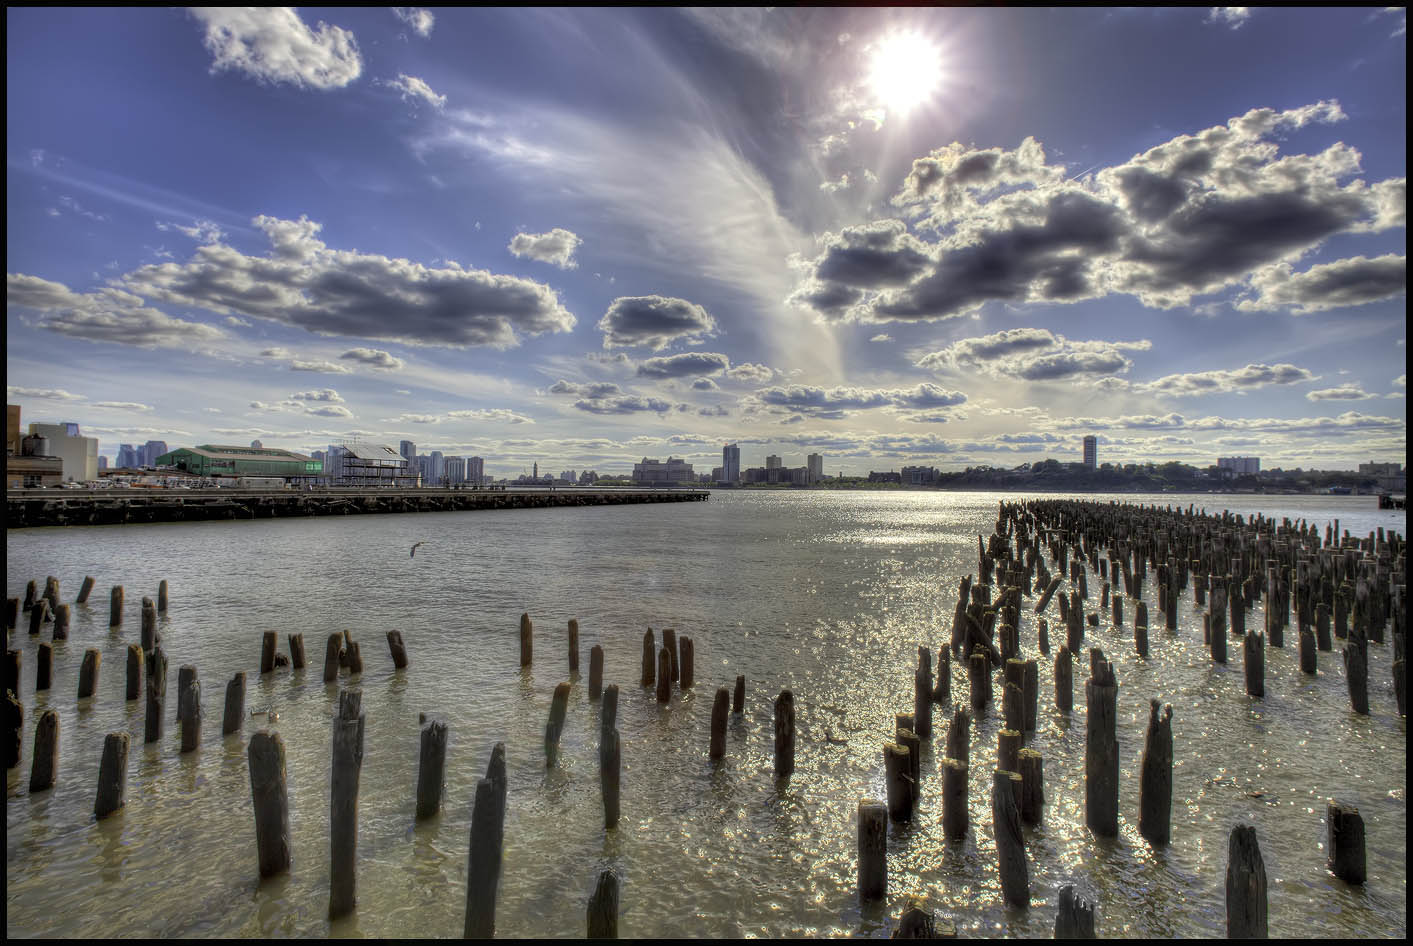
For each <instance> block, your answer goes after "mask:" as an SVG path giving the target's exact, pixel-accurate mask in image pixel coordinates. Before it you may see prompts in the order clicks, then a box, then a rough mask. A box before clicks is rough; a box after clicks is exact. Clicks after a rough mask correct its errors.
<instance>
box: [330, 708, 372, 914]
mask: <svg viewBox="0 0 1413 946" xmlns="http://www.w3.org/2000/svg"><path fill="white" fill-rule="evenodd" d="M362 702H363V691H362V690H343V691H341V692H340V693H339V711H338V716H336V717H335V718H334V738H333V762H332V767H331V776H330V787H329V919H331V920H337V919H338V918H339V917H342V916H346V915H348V914H349V913H352V912H353V908H354V907H355V906H356V905H357V902H358V877H357V873H356V871H355V860H356V857H357V852H358V777H359V773H360V772H361V771H362V768H363V729H364V713H363V709H362Z"/></svg>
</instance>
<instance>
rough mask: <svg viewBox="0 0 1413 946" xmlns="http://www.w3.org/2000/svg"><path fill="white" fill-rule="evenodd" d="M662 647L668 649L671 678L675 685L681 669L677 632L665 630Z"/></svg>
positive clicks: (669, 629)
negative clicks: (678, 660) (678, 658)
mask: <svg viewBox="0 0 1413 946" xmlns="http://www.w3.org/2000/svg"><path fill="white" fill-rule="evenodd" d="M662 646H663V647H665V648H666V649H667V656H668V660H669V668H668V674H669V677H670V679H671V680H672V682H673V683H676V682H677V680H678V674H679V672H680V670H681V667H680V666H679V664H678V662H677V632H676V631H674V630H673V629H672V628H670V627H668V628H664V629H663V631H662Z"/></svg>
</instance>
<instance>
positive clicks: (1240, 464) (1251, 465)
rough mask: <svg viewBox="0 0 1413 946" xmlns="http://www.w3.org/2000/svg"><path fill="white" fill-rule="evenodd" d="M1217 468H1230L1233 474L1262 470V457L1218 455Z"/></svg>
mask: <svg viewBox="0 0 1413 946" xmlns="http://www.w3.org/2000/svg"><path fill="white" fill-rule="evenodd" d="M1217 468H1218V469H1221V470H1229V471H1231V473H1232V474H1233V475H1236V476H1242V475H1244V474H1247V473H1252V474H1254V473H1260V472H1261V458H1260V457H1218V458H1217Z"/></svg>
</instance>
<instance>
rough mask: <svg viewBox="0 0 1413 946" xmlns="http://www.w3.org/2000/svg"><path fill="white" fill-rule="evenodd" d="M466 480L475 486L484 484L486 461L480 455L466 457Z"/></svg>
mask: <svg viewBox="0 0 1413 946" xmlns="http://www.w3.org/2000/svg"><path fill="white" fill-rule="evenodd" d="M466 482H468V483H471V484H473V485H475V486H485V485H486V461H485V460H483V459H482V458H481V457H467V458H466Z"/></svg>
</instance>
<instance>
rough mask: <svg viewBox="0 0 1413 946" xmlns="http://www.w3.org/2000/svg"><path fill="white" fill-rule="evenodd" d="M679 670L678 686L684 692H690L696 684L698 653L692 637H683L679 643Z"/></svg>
mask: <svg viewBox="0 0 1413 946" xmlns="http://www.w3.org/2000/svg"><path fill="white" fill-rule="evenodd" d="M677 651H678V657H679V659H678V668H677V686H678V687H679V688H681V689H683V690H689V689H691V687H692V684H693V683H695V682H696V651H695V650H694V648H693V644H692V639H691V638H690V637H685V636H684V637H682V638H680V639H679V640H678V641H677Z"/></svg>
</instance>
